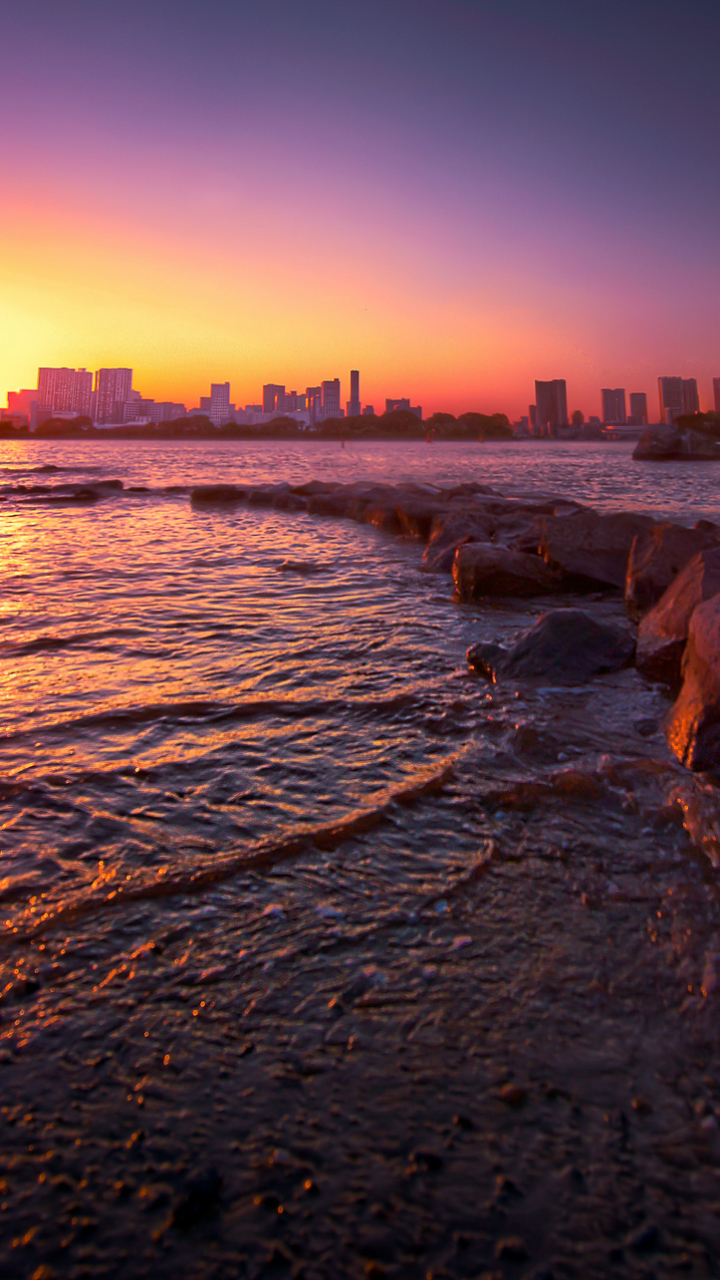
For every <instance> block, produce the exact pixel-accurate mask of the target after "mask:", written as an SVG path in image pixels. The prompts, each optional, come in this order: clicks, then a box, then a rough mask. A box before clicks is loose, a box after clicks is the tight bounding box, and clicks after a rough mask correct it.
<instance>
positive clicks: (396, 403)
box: [385, 397, 422, 418]
mask: <svg viewBox="0 0 720 1280" xmlns="http://www.w3.org/2000/svg"><path fill="white" fill-rule="evenodd" d="M396 409H407V411H408V413H414V414H415V417H416V418H422V406H421V405H419V404H411V403H410V401H409V399H408V398H407V397H403V399H401V400H387V399H386V400H385V412H386V413H394V412H395V410H396Z"/></svg>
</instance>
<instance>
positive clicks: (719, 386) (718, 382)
mask: <svg viewBox="0 0 720 1280" xmlns="http://www.w3.org/2000/svg"><path fill="white" fill-rule="evenodd" d="M713 395H714V397H715V412H716V413H720V378H713ZM9 403H10V402H9V401H8V404H9Z"/></svg>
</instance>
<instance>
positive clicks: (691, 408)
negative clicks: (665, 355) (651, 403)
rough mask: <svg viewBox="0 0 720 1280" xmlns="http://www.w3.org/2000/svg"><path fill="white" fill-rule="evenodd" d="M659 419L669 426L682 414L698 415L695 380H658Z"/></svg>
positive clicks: (698, 404) (698, 407)
mask: <svg viewBox="0 0 720 1280" xmlns="http://www.w3.org/2000/svg"><path fill="white" fill-rule="evenodd" d="M658 391H659V394H660V418H661V420H662V421H663V422H666V423H667V424H668V425H669V426H672V424H673V422H675V419H676V418H678V417H679V416H680V415H681V414H683V413H699V412H700V400H699V397H698V389H697V379H696V378H658Z"/></svg>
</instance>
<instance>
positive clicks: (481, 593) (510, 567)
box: [452, 542, 559, 600]
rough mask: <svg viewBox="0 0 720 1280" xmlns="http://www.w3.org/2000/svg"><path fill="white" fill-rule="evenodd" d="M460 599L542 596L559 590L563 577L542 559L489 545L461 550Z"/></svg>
mask: <svg viewBox="0 0 720 1280" xmlns="http://www.w3.org/2000/svg"><path fill="white" fill-rule="evenodd" d="M452 574H453V581H454V583H455V588H456V591H457V594H458V598H459V599H460V600H478V599H482V598H483V597H485V596H540V595H548V594H549V593H550V592H552V591H557V590H558V586H559V578H558V576H557V574H555V573H553V571H552V570H551V569H549V568H548V566H547V565H546V564H543V562H542V560H541V559H540V558H539V556H531V555H527V554H526V553H525V552H524V551H512V550H510V548H509V547H499V546H496V545H494V544H493V543H489V542H470V543H466V544H465V545H464V546H461V547H458V549H457V551H456V553H455V559H454V561H453V566H452Z"/></svg>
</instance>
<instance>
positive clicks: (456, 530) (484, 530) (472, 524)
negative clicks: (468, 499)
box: [423, 508, 493, 573]
mask: <svg viewBox="0 0 720 1280" xmlns="http://www.w3.org/2000/svg"><path fill="white" fill-rule="evenodd" d="M492 529H493V520H492V518H491V517H488V516H481V515H478V514H477V513H476V512H468V511H465V510H463V509H461V510H453V509H452V508H451V509H450V510H447V511H441V512H439V513H438V514H437V515H436V516H435V517H434V519H433V522H432V525H431V528H430V538H429V541H428V544H427V546H426V548H425V551H424V552H423V564H424V567H425V568H426V569H428V570H429V571H430V572H431V573H451V572H452V567H453V563H454V561H455V553H456V551H457V549H458V547H461V546H464V545H465V543H466V542H489V541H490V538H491V535H492Z"/></svg>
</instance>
